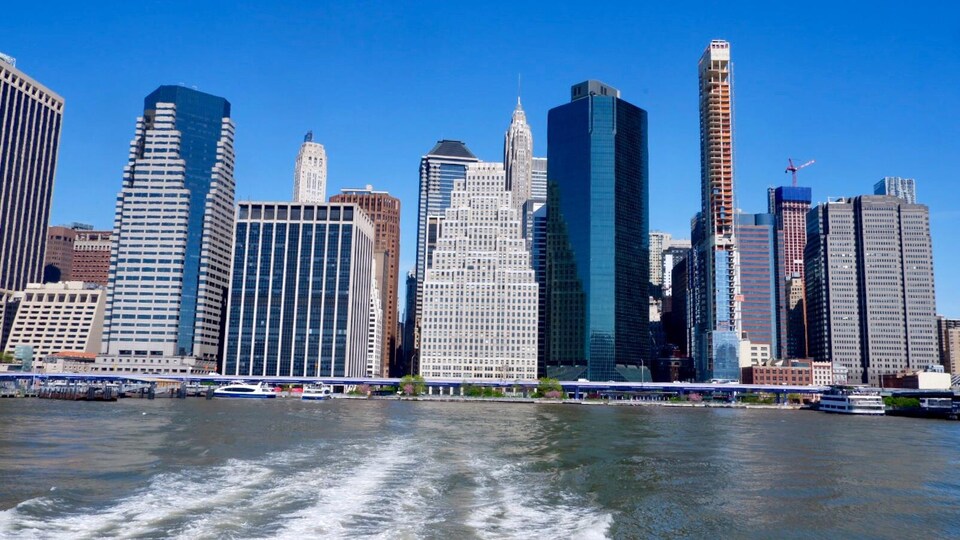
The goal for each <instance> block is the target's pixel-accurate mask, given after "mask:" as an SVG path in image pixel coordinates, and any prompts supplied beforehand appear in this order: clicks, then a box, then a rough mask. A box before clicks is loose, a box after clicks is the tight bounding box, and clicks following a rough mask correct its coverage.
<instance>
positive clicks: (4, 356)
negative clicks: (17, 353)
mask: <svg viewBox="0 0 960 540" xmlns="http://www.w3.org/2000/svg"><path fill="white" fill-rule="evenodd" d="M14 360H16V358H14V357H13V355H12V354H10V353H8V352H0V364H12V363H13V362H14Z"/></svg>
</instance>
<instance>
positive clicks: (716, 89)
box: [691, 40, 741, 379]
mask: <svg viewBox="0 0 960 540" xmlns="http://www.w3.org/2000/svg"><path fill="white" fill-rule="evenodd" d="M699 73H700V75H699V81H700V190H701V209H700V213H699V214H698V216H699V217H698V220H699V223H698V227H699V233H698V234H694V235H693V236H695V237H696V240H697V241H696V242H695V247H694V249H695V250H696V251H697V254H696V255H695V257H694V261H693V262H694V266H695V269H694V271H695V272H696V273H697V277H696V279H695V281H696V283H697V284H698V287H701V290H698V291H697V294H696V301H697V302H698V304H697V306H696V310H697V316H696V317H695V320H694V323H695V324H696V327H695V328H694V329H693V334H694V335H693V337H694V341H693V342H692V343H691V345H692V348H693V356H694V360H695V363H696V368H697V374H698V377H699V378H700V379H711V378H719V379H738V378H739V375H740V373H739V360H738V357H739V348H740V346H739V341H740V328H741V322H740V303H739V301H738V299H739V297H740V278H739V260H738V254H737V243H736V233H735V230H734V229H735V228H734V203H733V196H734V192H733V65H732V63H731V61H730V44H729V43H727V42H726V41H720V40H714V41H711V42H710V44H709V45H708V46H707V48H706V50H705V51H704V52H703V56H701V57H700V64H699Z"/></svg>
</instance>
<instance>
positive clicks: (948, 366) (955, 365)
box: [937, 317, 960, 376]
mask: <svg viewBox="0 0 960 540" xmlns="http://www.w3.org/2000/svg"><path fill="white" fill-rule="evenodd" d="M937 330H938V335H939V345H940V363H941V364H943V369H944V370H946V371H947V372H948V373H950V374H951V375H954V376H958V375H960V319H948V318H946V317H938V318H937Z"/></svg>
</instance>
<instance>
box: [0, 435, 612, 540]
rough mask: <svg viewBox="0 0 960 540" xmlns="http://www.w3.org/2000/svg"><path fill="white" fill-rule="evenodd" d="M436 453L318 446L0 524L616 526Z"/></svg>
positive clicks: (541, 481)
mask: <svg viewBox="0 0 960 540" xmlns="http://www.w3.org/2000/svg"><path fill="white" fill-rule="evenodd" d="M429 444H430V443H429V442H426V441H415V440H414V439H413V438H412V437H411V438H402V437H401V438H395V439H393V440H391V441H389V442H384V443H383V444H379V445H377V444H375V443H370V442H369V441H368V442H366V443H353V444H350V445H344V446H333V445H313V446H310V447H301V448H297V449H295V450H289V451H285V452H278V453H273V454H268V455H266V456H264V457H263V458H262V459H259V460H256V461H254V460H229V461H227V462H225V463H224V464H222V465H219V466H214V467H205V468H197V469H189V470H184V471H180V472H176V473H164V474H158V475H156V476H155V477H153V479H152V480H151V481H150V483H149V485H148V486H146V487H145V488H143V489H140V490H137V491H135V492H133V493H130V494H127V495H125V496H123V497H121V498H119V499H117V500H114V501H112V502H109V503H107V504H106V505H105V506H102V507H93V508H91V507H82V506H79V505H77V504H76V503H74V502H71V501H69V500H67V499H65V498H62V496H61V495H58V494H57V492H54V493H52V494H51V496H47V497H41V498H36V499H31V500H29V501H25V502H23V503H21V504H19V505H17V506H16V507H14V508H11V509H9V510H6V511H3V512H0V537H3V538H45V537H51V536H59V537H70V538H99V537H115V538H133V537H165V538H225V537H227V538H271V537H285V538H288V537H310V536H322V537H325V538H346V537H365V538H369V537H373V538H419V537H425V536H426V537H431V536H432V537H480V538H513V537H524V536H526V537H531V536H538V537H539V536H548V537H549V536H561V537H577V538H594V537H596V538H600V537H604V536H605V535H606V533H607V530H608V528H609V525H610V523H611V522H612V516H611V515H610V514H609V513H607V512H604V511H602V510H600V509H597V508H595V507H594V505H592V504H590V503H589V501H584V500H582V499H580V500H578V499H577V498H576V497H574V495H572V494H571V493H565V492H564V491H563V490H562V489H558V488H557V487H550V486H548V485H546V484H547V483H548V479H547V478H545V477H540V476H538V474H544V473H531V472H527V471H524V470H523V468H522V467H521V466H519V465H515V464H513V463H511V462H509V461H506V460H499V461H498V458H495V457H489V456H485V457H483V458H478V457H475V456H469V455H464V456H453V457H452V458H451V456H450V455H449V454H441V452H440V451H439V450H436V449H433V448H431V447H430V446H428V445H429Z"/></svg>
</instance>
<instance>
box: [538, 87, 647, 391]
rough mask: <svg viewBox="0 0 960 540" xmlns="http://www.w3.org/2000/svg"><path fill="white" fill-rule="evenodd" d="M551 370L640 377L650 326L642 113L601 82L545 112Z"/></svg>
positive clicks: (580, 89) (596, 377)
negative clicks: (546, 117)
mask: <svg viewBox="0 0 960 540" xmlns="http://www.w3.org/2000/svg"><path fill="white" fill-rule="evenodd" d="M547 124H548V126H547V127H548V134H547V139H548V143H547V144H548V158H547V164H548V165H547V167H548V170H547V180H548V196H547V197H548V201H547V208H548V210H547V263H546V265H547V267H546V293H547V302H546V304H547V306H546V310H547V321H546V323H547V328H546V332H547V346H546V350H545V355H546V358H545V359H544V361H545V364H546V366H547V373H548V375H551V376H558V377H560V378H571V377H574V376H577V377H581V376H584V374H585V375H586V376H587V377H588V378H589V379H590V380H603V381H605V380H626V379H637V378H640V377H644V375H643V373H644V371H645V370H637V369H630V368H631V367H633V368H637V367H643V366H644V365H645V363H646V361H647V360H648V358H649V349H650V332H649V312H648V305H647V304H648V301H647V296H648V292H647V288H648V282H649V273H650V266H649V262H648V259H649V238H648V230H649V226H648V208H649V204H648V172H647V162H648V155H647V113H646V111H644V110H643V109H640V108H639V107H636V106H635V105H632V104H630V103H628V102H626V101H623V100H622V99H620V92H619V91H618V90H616V89H615V88H612V87H609V86H607V85H605V84H603V83H601V82H598V81H587V82H583V83H580V84H577V85H575V86H573V87H572V89H571V101H570V103H567V104H566V105H561V106H559V107H556V108H554V109H552V110H551V111H550V113H549V116H548V121H547Z"/></svg>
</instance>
